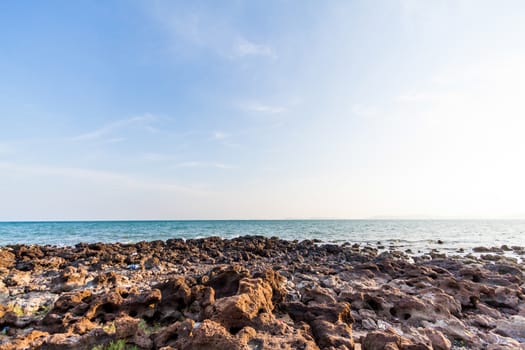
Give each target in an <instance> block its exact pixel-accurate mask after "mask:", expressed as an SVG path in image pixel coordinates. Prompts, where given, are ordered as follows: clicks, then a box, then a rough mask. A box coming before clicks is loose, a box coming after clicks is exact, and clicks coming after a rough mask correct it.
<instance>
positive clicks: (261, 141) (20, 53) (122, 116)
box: [0, 0, 525, 220]
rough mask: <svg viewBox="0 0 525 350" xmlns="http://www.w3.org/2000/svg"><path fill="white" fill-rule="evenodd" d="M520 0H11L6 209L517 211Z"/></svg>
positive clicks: (268, 213)
mask: <svg viewBox="0 0 525 350" xmlns="http://www.w3.org/2000/svg"><path fill="white" fill-rule="evenodd" d="M524 37H525V4H524V3H523V2H522V1H518V0H516V1H512V0H506V1H502V2H495V1H483V0H482V1H474V0H443V1H431V0H429V1H418V0H374V1H368V0H367V1H365V0H362V1H323V2H320V1H291V0H282V1H242V0H232V1H221V2H216V1H192V2H183V1H75V2H67V1H51V2H46V3H45V4H44V3H42V2H39V1H25V2H3V3H0V77H1V78H0V196H1V198H2V199H1V201H0V220H40V219H44V220H52V219H229V218H233V219H251V218H257V219H265V218H272V219H279V218H319V217H323V218H324V217H330V218H368V217H375V216H399V217H404V216H414V215H423V216H431V217H517V216H521V217H523V216H524V214H525V201H523V197H524V196H525V186H523V178H525V166H524V165H522V161H521V158H522V156H523V154H525V138H524V137H523V130H525V121H524V120H525V113H524V112H525V107H524V105H523V100H524V99H523V98H524V96H525V83H524V82H525V67H524V64H523V62H525V44H524V43H525V42H524V41H523V38H524Z"/></svg>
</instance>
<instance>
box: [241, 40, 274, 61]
mask: <svg viewBox="0 0 525 350" xmlns="http://www.w3.org/2000/svg"><path fill="white" fill-rule="evenodd" d="M233 52H234V53H235V54H236V55H237V56H239V57H245V56H266V57H271V58H277V55H276V54H275V51H274V50H273V48H272V47H270V46H268V45H262V44H257V43H254V42H252V41H249V40H246V39H244V38H241V39H238V40H237V42H236V43H235V45H234V48H233Z"/></svg>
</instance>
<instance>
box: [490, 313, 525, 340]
mask: <svg viewBox="0 0 525 350" xmlns="http://www.w3.org/2000/svg"><path fill="white" fill-rule="evenodd" d="M494 331H495V332H496V333H499V334H501V335H503V336H506V337H511V338H514V339H516V340H517V341H519V342H522V343H523V342H525V317H523V316H517V315H516V316H511V317H509V319H508V320H498V321H496V328H495V329H494Z"/></svg>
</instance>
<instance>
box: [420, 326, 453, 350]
mask: <svg viewBox="0 0 525 350" xmlns="http://www.w3.org/2000/svg"><path fill="white" fill-rule="evenodd" d="M423 333H424V334H425V335H426V336H427V337H428V339H430V342H431V343H432V347H433V348H434V350H450V349H451V348H452V342H451V341H450V340H448V339H447V337H445V336H444V335H443V333H441V332H440V331H438V330H435V329H429V328H426V329H423Z"/></svg>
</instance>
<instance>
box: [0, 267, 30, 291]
mask: <svg viewBox="0 0 525 350" xmlns="http://www.w3.org/2000/svg"><path fill="white" fill-rule="evenodd" d="M30 281H31V272H29V271H27V272H21V271H11V272H10V273H9V275H7V277H6V278H5V279H4V283H5V285H6V286H8V287H16V286H25V285H28V284H29V283H30Z"/></svg>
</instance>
